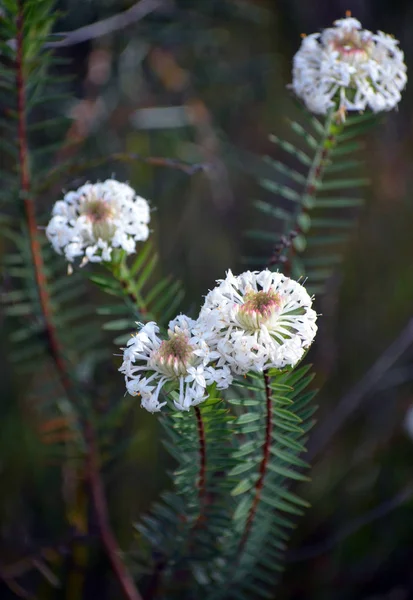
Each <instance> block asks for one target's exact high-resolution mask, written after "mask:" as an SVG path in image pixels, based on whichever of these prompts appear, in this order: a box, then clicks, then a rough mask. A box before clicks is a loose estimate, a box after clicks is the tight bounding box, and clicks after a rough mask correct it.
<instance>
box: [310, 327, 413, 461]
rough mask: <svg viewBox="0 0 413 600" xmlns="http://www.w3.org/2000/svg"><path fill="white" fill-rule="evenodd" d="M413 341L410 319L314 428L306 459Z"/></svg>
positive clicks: (329, 435)
mask: <svg viewBox="0 0 413 600" xmlns="http://www.w3.org/2000/svg"><path fill="white" fill-rule="evenodd" d="M412 343H413V319H411V320H410V321H409V322H408V324H407V325H406V327H405V328H404V329H403V331H402V332H401V334H400V335H399V336H398V337H397V338H396V339H395V340H394V342H393V343H392V344H391V345H390V346H389V347H388V348H386V350H385V351H384V352H383V354H382V355H381V356H380V357H379V358H378V359H377V361H376V362H375V363H374V365H373V366H372V367H371V368H370V369H369V370H368V371H367V373H366V374H365V375H364V377H363V378H362V379H361V380H360V381H359V382H358V383H357V384H356V385H355V386H354V387H353V388H352V389H351V390H350V391H349V392H347V394H345V395H344V396H343V397H342V399H341V400H340V401H339V403H338V404H337V406H336V408H335V410H334V411H333V412H332V413H331V415H330V416H329V417H327V418H326V419H325V421H324V423H322V424H321V426H320V427H318V428H317V429H316V432H315V435H313V438H312V442H311V443H310V445H309V450H308V455H307V457H308V459H309V460H313V459H314V458H315V457H316V456H317V455H318V454H320V452H322V451H323V450H324V448H325V447H326V446H327V444H328V443H329V442H330V440H331V439H332V438H333V437H334V436H335V435H336V433H337V432H338V431H339V430H340V429H341V428H342V427H343V426H344V424H345V423H346V421H347V420H348V419H349V417H351V416H352V414H353V413H354V411H355V410H357V409H358V408H359V407H360V404H361V403H362V402H363V400H364V398H365V397H366V396H368V394H369V393H371V392H372V390H374V388H375V387H376V385H377V383H378V382H379V381H380V380H381V379H382V377H383V375H384V374H385V373H386V372H387V371H388V370H389V369H390V368H391V367H392V366H393V365H394V364H395V362H396V361H397V360H398V359H399V358H400V357H401V356H402V355H403V354H404V353H405V352H406V351H407V350H408V348H409V346H411V344H412Z"/></svg>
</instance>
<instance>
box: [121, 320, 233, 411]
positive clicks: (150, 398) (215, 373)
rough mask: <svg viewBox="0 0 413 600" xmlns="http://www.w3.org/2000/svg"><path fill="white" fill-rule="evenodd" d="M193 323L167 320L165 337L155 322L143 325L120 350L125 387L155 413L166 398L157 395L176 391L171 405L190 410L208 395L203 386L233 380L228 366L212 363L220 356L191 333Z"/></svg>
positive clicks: (222, 387) (222, 385)
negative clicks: (167, 326) (168, 321)
mask: <svg viewBox="0 0 413 600" xmlns="http://www.w3.org/2000/svg"><path fill="white" fill-rule="evenodd" d="M195 325H196V322H195V321H193V320H192V319H190V318H189V317H186V316H184V315H180V316H179V317H177V318H176V319H174V320H173V321H171V322H170V323H169V328H168V334H167V337H166V338H165V339H162V338H161V337H160V336H159V327H158V326H157V325H156V323H154V322H150V323H146V325H143V326H142V327H141V328H140V330H139V331H138V333H137V334H136V335H134V336H133V337H132V338H131V339H130V340H129V342H128V344H127V346H126V348H124V349H123V350H124V352H123V363H122V366H121V367H120V369H119V370H120V371H121V372H122V373H123V374H124V375H125V381H126V389H127V391H128V392H129V393H130V394H131V395H132V396H135V395H140V396H141V404H142V407H143V408H146V410H148V411H149V412H157V411H159V410H160V409H161V408H162V406H164V405H165V404H166V401H164V402H161V401H160V400H159V395H160V392H161V390H162V388H165V389H164V392H166V393H169V392H172V391H174V392H176V394H175V397H174V405H175V407H176V408H177V409H178V410H189V409H190V408H191V406H196V405H197V404H199V403H200V402H203V401H204V400H206V398H207V397H208V393H207V390H206V387H207V386H208V385H211V384H213V383H216V385H217V387H218V388H219V389H224V388H227V387H228V386H229V385H230V384H231V382H232V375H231V371H230V369H229V367H228V366H226V365H223V366H220V367H215V366H214V361H215V360H216V359H217V358H219V355H218V353H217V352H216V351H211V350H210V348H209V346H208V344H207V343H206V341H205V340H204V339H203V338H202V337H201V336H195V335H194V327H195Z"/></svg>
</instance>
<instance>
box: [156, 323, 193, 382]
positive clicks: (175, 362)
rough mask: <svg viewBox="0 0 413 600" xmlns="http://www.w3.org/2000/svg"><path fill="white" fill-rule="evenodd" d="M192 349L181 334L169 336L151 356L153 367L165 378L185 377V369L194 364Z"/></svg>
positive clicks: (185, 337)
mask: <svg viewBox="0 0 413 600" xmlns="http://www.w3.org/2000/svg"><path fill="white" fill-rule="evenodd" d="M194 359H195V355H194V353H193V347H192V346H191V344H190V343H189V341H188V338H187V336H186V335H185V334H183V333H172V334H169V340H164V341H163V342H162V343H161V345H160V346H159V348H158V350H157V352H156V353H155V355H154V356H153V359H152V360H153V366H154V368H156V369H157V370H158V371H160V372H161V373H163V374H164V375H166V376H167V377H181V376H182V375H186V373H187V368H188V367H189V366H191V364H192V363H193V362H194Z"/></svg>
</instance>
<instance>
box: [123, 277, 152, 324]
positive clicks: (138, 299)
mask: <svg viewBox="0 0 413 600" xmlns="http://www.w3.org/2000/svg"><path fill="white" fill-rule="evenodd" d="M118 281H119V283H120V285H121V286H122V290H123V291H124V293H125V295H126V297H127V298H128V299H129V300H130V301H131V302H132V304H133V306H134V307H135V308H138V309H139V312H140V314H141V315H146V314H147V313H148V309H147V307H146V304H145V301H144V299H143V298H142V296H141V295H140V294H139V293H138V292H137V290H136V289H134V286H133V282H131V281H130V280H129V279H128V278H127V277H125V276H124V275H122V274H121V273H120V274H119V276H118Z"/></svg>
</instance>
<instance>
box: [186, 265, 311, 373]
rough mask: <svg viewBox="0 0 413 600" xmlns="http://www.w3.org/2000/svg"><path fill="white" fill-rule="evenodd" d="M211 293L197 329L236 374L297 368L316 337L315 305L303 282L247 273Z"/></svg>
mask: <svg viewBox="0 0 413 600" xmlns="http://www.w3.org/2000/svg"><path fill="white" fill-rule="evenodd" d="M218 283H219V285H218V286H217V287H216V288H214V289H213V290H212V291H210V292H209V293H208V294H207V296H206V298H205V304H204V306H203V307H202V309H201V313H200V316H199V318H198V323H197V329H198V331H199V332H200V334H202V335H203V336H204V339H205V340H206V341H207V343H208V344H209V346H210V347H211V348H213V349H214V350H216V351H217V352H218V353H219V355H220V357H221V358H220V360H219V361H218V363H217V364H218V365H219V364H229V366H230V367H231V369H232V371H233V372H235V373H238V374H243V373H244V374H245V373H247V372H248V371H257V372H262V371H263V370H264V369H269V368H277V369H282V368H285V367H288V366H291V367H293V366H294V365H295V364H296V363H297V362H298V361H299V360H300V359H301V358H302V357H303V355H304V353H305V351H306V349H307V348H308V347H309V346H310V344H311V342H312V341H313V339H314V336H315V334H316V331H317V325H316V319H317V315H316V313H315V311H314V310H313V309H312V308H311V305H312V299H311V298H310V296H309V295H308V293H307V291H306V290H305V288H304V287H303V286H302V285H301V284H299V283H298V282H296V281H294V280H292V279H289V278H288V277H286V276H285V275H282V274H281V273H274V272H272V271H269V270H265V271H261V272H258V271H254V272H251V271H247V272H245V273H242V274H241V275H239V276H237V277H235V276H234V275H233V274H232V273H231V271H228V273H227V276H226V278H225V279H223V280H221V281H219V282H218Z"/></svg>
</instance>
